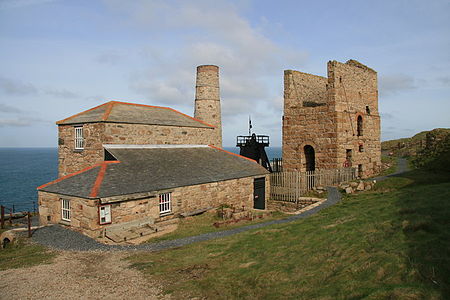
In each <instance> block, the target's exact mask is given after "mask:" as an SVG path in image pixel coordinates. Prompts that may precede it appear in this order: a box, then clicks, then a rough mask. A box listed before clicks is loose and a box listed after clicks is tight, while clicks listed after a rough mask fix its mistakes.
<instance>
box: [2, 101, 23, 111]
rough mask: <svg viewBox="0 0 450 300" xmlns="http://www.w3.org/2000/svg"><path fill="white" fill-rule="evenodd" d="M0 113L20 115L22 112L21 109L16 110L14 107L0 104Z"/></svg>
mask: <svg viewBox="0 0 450 300" xmlns="http://www.w3.org/2000/svg"><path fill="white" fill-rule="evenodd" d="M0 112H1V113H13V114H18V113H21V112H22V110H21V109H18V108H15V107H12V106H9V105H6V104H2V103H0Z"/></svg>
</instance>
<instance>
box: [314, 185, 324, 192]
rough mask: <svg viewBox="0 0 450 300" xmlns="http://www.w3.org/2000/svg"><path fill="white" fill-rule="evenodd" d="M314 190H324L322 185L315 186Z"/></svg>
mask: <svg viewBox="0 0 450 300" xmlns="http://www.w3.org/2000/svg"><path fill="white" fill-rule="evenodd" d="M316 190H318V191H324V190H325V188H324V187H323V186H320V185H319V186H317V187H316Z"/></svg>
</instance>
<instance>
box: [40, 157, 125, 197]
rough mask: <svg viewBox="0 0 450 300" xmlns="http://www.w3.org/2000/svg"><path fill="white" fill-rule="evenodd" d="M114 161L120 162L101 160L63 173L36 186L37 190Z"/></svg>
mask: <svg viewBox="0 0 450 300" xmlns="http://www.w3.org/2000/svg"><path fill="white" fill-rule="evenodd" d="M114 163H116V164H117V163H120V161H119V160H111V161H103V162H101V163H97V164H95V165H92V166H89V167H86V168H84V169H82V170H80V171H76V172H73V173H70V174H67V175H65V176H63V177H60V178H57V179H55V180H52V181H50V182H47V183H44V184H43V185H41V186H38V187H37V188H36V189H37V190H40V189H43V188H45V187H47V186H49V185H52V184H55V183H58V182H60V181H63V180H65V179H67V178H70V177H72V176H75V175H78V174H81V173H84V172H86V171H89V170H91V169H94V168H96V167H100V166H102V165H103V164H114Z"/></svg>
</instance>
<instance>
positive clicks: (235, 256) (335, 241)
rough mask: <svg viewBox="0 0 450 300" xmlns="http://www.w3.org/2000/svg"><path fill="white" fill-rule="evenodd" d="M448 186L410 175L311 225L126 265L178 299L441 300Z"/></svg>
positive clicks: (440, 178)
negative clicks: (157, 283)
mask: <svg viewBox="0 0 450 300" xmlns="http://www.w3.org/2000/svg"><path fill="white" fill-rule="evenodd" d="M449 199H450V178H449V175H448V174H444V173H430V172H425V171H412V172H408V173H405V174H404V175H402V177H393V178H389V179H387V180H386V181H383V182H380V183H379V184H378V185H377V187H376V188H375V189H374V190H372V191H369V192H365V193H361V194H358V195H349V196H345V197H344V199H343V201H342V202H341V203H339V204H337V205H335V206H333V207H330V208H327V209H325V210H323V211H321V212H320V213H319V214H316V215H314V216H312V217H310V218H307V219H304V220H299V221H296V222H293V223H289V224H283V225H277V226H271V227H266V228H264V229H259V230H253V231H249V232H245V233H241V234H238V235H235V236H230V237H227V238H223V239H218V240H213V241H208V242H203V243H197V244H192V245H190V246H186V247H181V248H178V249H174V250H167V251H162V252H158V253H138V254H135V255H132V256H131V257H129V260H130V261H131V262H132V264H133V266H134V267H135V268H137V269H139V270H141V271H142V272H144V273H145V274H146V275H148V276H149V277H150V278H152V279H156V280H159V281H162V282H163V283H164V286H165V292H166V293H170V294H173V296H174V297H175V298H180V299H183V298H189V297H196V296H197V297H205V298H206V299H362V298H364V299H446V298H447V299H448V298H449V296H450V294H449V291H450V288H449V286H450V284H449V278H450V270H449V268H450V254H449V249H450V231H449V230H448V228H449V222H450V201H449Z"/></svg>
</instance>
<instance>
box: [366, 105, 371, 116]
mask: <svg viewBox="0 0 450 300" xmlns="http://www.w3.org/2000/svg"><path fill="white" fill-rule="evenodd" d="M366 113H367V114H368V115H370V107H369V105H366Z"/></svg>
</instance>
